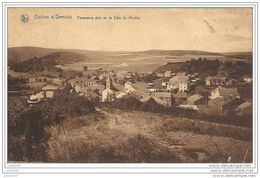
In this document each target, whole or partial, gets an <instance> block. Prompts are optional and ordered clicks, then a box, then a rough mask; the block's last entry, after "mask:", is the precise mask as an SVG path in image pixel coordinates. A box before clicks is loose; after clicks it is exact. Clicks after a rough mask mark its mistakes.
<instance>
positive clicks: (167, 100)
mask: <svg viewBox="0 0 260 178" xmlns="http://www.w3.org/2000/svg"><path fill="white" fill-rule="evenodd" d="M149 96H152V97H153V98H155V101H156V99H157V98H159V99H160V100H163V101H162V102H161V103H160V104H162V105H164V106H172V95H171V93H169V92H153V93H150V95H149Z"/></svg>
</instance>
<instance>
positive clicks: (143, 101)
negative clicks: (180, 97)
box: [140, 96, 169, 107]
mask: <svg viewBox="0 0 260 178" xmlns="http://www.w3.org/2000/svg"><path fill="white" fill-rule="evenodd" d="M152 100H153V101H155V102H156V103H157V104H159V105H162V106H166V107H168V106H169V105H168V103H167V102H166V101H165V100H163V99H160V98H157V97H154V96H145V97H143V98H142V99H141V100H140V101H141V102H142V103H148V102H149V101H152Z"/></svg>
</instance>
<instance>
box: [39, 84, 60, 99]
mask: <svg viewBox="0 0 260 178" xmlns="http://www.w3.org/2000/svg"><path fill="white" fill-rule="evenodd" d="M58 89H59V87H58V86H56V85H50V84H48V85H46V86H44V87H43V88H42V91H43V93H44V96H45V98H53V96H54V93H55V92H56V91H57V90H58Z"/></svg>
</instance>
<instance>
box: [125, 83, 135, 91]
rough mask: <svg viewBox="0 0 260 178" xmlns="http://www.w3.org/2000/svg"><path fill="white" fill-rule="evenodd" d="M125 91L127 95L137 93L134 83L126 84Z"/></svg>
mask: <svg viewBox="0 0 260 178" xmlns="http://www.w3.org/2000/svg"><path fill="white" fill-rule="evenodd" d="M124 90H125V91H126V92H127V93H131V92H133V91H135V89H134V87H133V86H132V83H131V82H126V83H125V86H124Z"/></svg>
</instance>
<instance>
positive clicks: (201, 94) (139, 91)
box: [8, 66, 253, 116]
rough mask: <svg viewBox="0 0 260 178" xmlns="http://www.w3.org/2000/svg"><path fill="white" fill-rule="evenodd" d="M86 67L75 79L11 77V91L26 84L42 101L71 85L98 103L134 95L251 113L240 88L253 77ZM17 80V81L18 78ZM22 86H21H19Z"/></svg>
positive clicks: (200, 108) (222, 111) (212, 110)
mask: <svg viewBox="0 0 260 178" xmlns="http://www.w3.org/2000/svg"><path fill="white" fill-rule="evenodd" d="M83 68H84V70H83V72H82V75H81V76H76V77H75V78H72V79H65V78H48V77H44V76H40V77H35V76H32V77H28V76H27V77H23V76H19V77H18V79H16V78H15V76H13V77H11V76H10V77H9V79H8V82H9V84H10V85H9V91H8V92H9V94H12V93H13V94H15V91H12V86H13V85H12V81H14V82H13V83H14V84H15V85H16V86H17V84H18V85H19V86H20V87H21V86H22V85H20V84H19V82H18V83H17V82H16V80H18V81H22V82H23V83H24V86H26V87H27V88H25V90H26V89H27V90H28V87H29V88H31V89H33V90H32V91H31V92H30V94H31V95H35V96H36V97H38V98H39V99H41V100H45V99H52V98H53V96H54V93H55V92H57V91H58V90H62V89H63V88H64V86H65V85H66V86H69V87H70V88H71V89H70V93H76V94H77V95H78V96H82V97H85V98H87V99H89V100H95V101H98V102H101V103H102V102H105V103H109V102H114V101H116V100H118V99H120V98H127V97H134V98H136V99H137V100H139V101H140V102H142V103H146V102H148V101H150V100H153V101H154V102H156V103H157V104H159V105H161V106H163V107H179V108H184V109H190V110H193V111H196V112H199V113H206V114H207V113H211V114H212V113H215V114H220V115H227V114H231V115H232V114H235V115H247V116H252V99H250V98H244V97H241V94H240V92H239V90H238V87H240V88H241V87H242V88H243V86H248V85H249V86H250V85H252V82H253V79H252V76H243V77H242V78H241V80H240V81H239V80H237V79H232V78H225V77H218V76H207V77H206V78H204V79H202V78H201V77H200V75H199V73H193V74H187V73H185V72H178V73H175V72H174V71H166V72H164V73H158V72H157V73H156V72H150V73H137V72H131V71H118V72H115V71H104V70H103V69H102V68H101V69H96V70H88V69H87V67H86V66H85V67H83ZM15 79H16V80H15ZM19 89H20V88H19ZM19 92H21V91H19Z"/></svg>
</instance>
